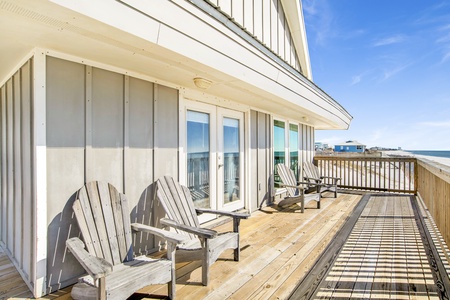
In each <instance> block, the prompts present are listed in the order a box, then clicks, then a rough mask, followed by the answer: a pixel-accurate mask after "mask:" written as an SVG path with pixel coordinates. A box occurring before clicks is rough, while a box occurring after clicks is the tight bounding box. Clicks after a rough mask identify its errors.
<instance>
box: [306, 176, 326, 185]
mask: <svg viewBox="0 0 450 300" xmlns="http://www.w3.org/2000/svg"><path fill="white" fill-rule="evenodd" d="M303 178H304V179H305V180H314V181H316V183H320V182H321V181H322V178H314V177H308V176H305V177H303ZM309 184H312V183H311V182H310V183H309Z"/></svg>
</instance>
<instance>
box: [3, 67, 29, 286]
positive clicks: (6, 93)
mask: <svg viewBox="0 0 450 300" xmlns="http://www.w3.org/2000/svg"><path fill="white" fill-rule="evenodd" d="M32 73H33V60H29V61H27V62H26V63H25V64H24V65H23V66H22V67H20V68H19V69H18V70H17V72H16V73H15V74H14V75H13V76H12V77H11V78H9V79H8V80H7V81H6V83H5V84H4V85H3V86H1V87H0V120H1V122H0V128H1V130H0V136H1V139H0V141H1V142H0V153H1V154H0V157H1V164H0V169H1V170H0V171H1V172H0V175H1V176H0V177H1V180H0V182H1V184H0V244H1V246H2V247H3V248H4V249H5V250H6V251H7V252H8V254H9V256H10V258H11V260H12V261H13V263H14V264H15V265H16V267H17V269H18V270H19V272H20V273H21V274H22V275H23V276H24V278H26V279H28V280H29V281H31V280H32V273H33V272H34V267H33V264H34V261H33V259H32V256H33V253H34V251H33V247H34V242H33V240H34V236H33V232H34V226H33V219H34V217H35V216H34V213H33V212H34V211H35V207H34V201H33V199H34V190H33V188H34V182H33V178H34V176H33V172H34V166H33V156H34V151H33V149H32V143H33V141H32V132H33V117H32V115H33V104H32V101H33V100H32V91H33V87H32V86H33V77H32Z"/></svg>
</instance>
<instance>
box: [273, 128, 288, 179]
mask: <svg viewBox="0 0 450 300" xmlns="http://www.w3.org/2000/svg"><path fill="white" fill-rule="evenodd" d="M285 136H286V133H285V123H284V122H283V121H278V120H274V124H273V148H274V149H273V151H274V163H275V165H274V175H275V178H274V179H275V182H279V181H280V178H279V176H278V171H277V168H276V166H277V164H284V163H285V162H286V153H285V151H286V149H285V145H286V143H285V138H286V137H285Z"/></svg>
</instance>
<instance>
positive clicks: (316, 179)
mask: <svg viewBox="0 0 450 300" xmlns="http://www.w3.org/2000/svg"><path fill="white" fill-rule="evenodd" d="M303 172H304V176H303V177H304V178H305V180H306V181H308V182H309V183H319V185H318V186H317V192H318V193H319V194H322V193H323V192H326V191H330V192H333V193H334V198H336V197H337V183H338V181H339V180H341V178H338V177H330V176H321V175H320V171H319V168H318V167H317V166H316V165H314V164H313V163H312V162H309V161H305V162H304V163H303ZM324 179H329V180H330V181H331V182H330V183H325V181H324Z"/></svg>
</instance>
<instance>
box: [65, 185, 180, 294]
mask: <svg viewBox="0 0 450 300" xmlns="http://www.w3.org/2000/svg"><path fill="white" fill-rule="evenodd" d="M73 210H74V212H75V216H76V219H77V222H78V225H79V227H80V230H81V234H82V235H83V240H84V243H83V242H82V241H81V240H80V239H79V238H77V237H74V238H71V239H68V240H67V241H66V245H67V247H68V249H69V250H70V252H72V253H73V255H74V256H75V257H76V259H77V260H78V261H79V263H80V264H81V265H82V266H83V268H84V269H85V270H86V272H87V273H88V274H89V275H86V276H84V277H81V278H80V279H79V283H77V284H76V285H75V286H74V287H73V289H72V298H73V299H126V298H128V297H129V296H130V295H131V294H133V293H134V292H135V291H137V290H139V289H141V288H143V287H145V286H147V285H151V284H165V283H168V290H169V297H170V298H171V299H174V298H175V262H174V256H175V248H176V244H178V243H181V242H183V241H184V239H185V238H184V237H183V236H180V235H178V234H176V233H173V232H168V231H166V230H162V229H158V228H154V227H150V226H146V225H142V224H136V223H134V224H130V214H129V209H128V201H127V199H126V198H125V195H123V194H120V193H119V192H118V191H117V189H116V188H115V187H113V186H112V185H110V184H108V183H104V182H96V181H95V182H89V183H87V184H86V185H85V186H84V187H83V188H81V189H80V190H79V191H78V193H77V198H76V200H75V201H74V203H73ZM132 229H133V230H136V231H144V232H148V233H151V234H154V235H157V236H160V237H162V238H164V239H166V240H167V241H168V243H167V244H168V250H167V256H168V259H151V258H147V257H145V256H141V257H136V258H133V247H132V236H131V235H132ZM85 248H86V249H87V250H86V249H85Z"/></svg>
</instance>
